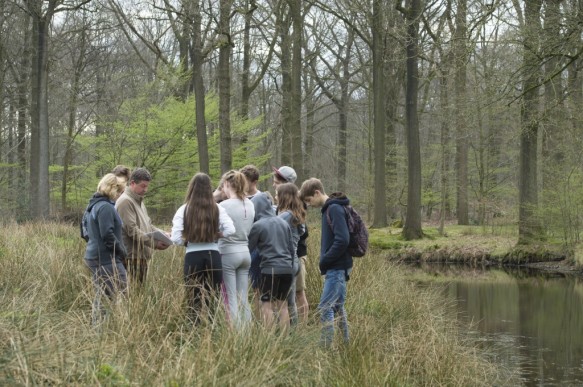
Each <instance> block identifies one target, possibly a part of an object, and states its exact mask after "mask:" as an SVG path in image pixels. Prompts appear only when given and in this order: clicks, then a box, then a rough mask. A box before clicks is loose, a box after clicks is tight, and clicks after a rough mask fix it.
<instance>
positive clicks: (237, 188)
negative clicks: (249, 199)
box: [221, 170, 247, 200]
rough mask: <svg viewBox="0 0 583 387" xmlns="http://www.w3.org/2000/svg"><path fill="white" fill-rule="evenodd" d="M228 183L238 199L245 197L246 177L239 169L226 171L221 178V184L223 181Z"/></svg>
mask: <svg viewBox="0 0 583 387" xmlns="http://www.w3.org/2000/svg"><path fill="white" fill-rule="evenodd" d="M225 182H227V183H229V186H230V187H231V190H232V191H233V193H235V196H237V197H238V198H239V199H241V200H243V199H245V191H246V190H247V178H245V175H243V174H242V173H241V172H239V171H235V170H230V171H229V172H226V173H225V174H224V175H223V177H222V178H221V183H222V184H221V186H222V185H223V184H224V183H225Z"/></svg>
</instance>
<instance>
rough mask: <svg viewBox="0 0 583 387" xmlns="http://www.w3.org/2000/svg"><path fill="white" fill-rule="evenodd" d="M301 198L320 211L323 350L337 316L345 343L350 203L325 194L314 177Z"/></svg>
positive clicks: (338, 195) (329, 340) (306, 184)
mask: <svg viewBox="0 0 583 387" xmlns="http://www.w3.org/2000/svg"><path fill="white" fill-rule="evenodd" d="M300 198H301V199H302V201H304V203H306V204H307V205H308V206H311V207H316V208H321V209H322V210H321V212H322V242H321V247H320V273H321V274H322V275H325V276H326V277H325V279H324V289H323V290H322V295H321V297H320V303H319V305H318V310H319V312H320V321H321V322H322V339H321V342H322V344H323V345H324V346H325V347H330V345H331V344H332V340H333V338H334V317H335V316H338V317H339V323H340V329H341V330H342V336H343V338H344V342H345V343H346V344H348V341H349V334H348V319H347V316H346V309H345V308H344V303H345V301H346V282H347V281H348V280H349V279H350V272H351V271H352V257H351V256H350V254H349V253H348V244H349V242H350V233H349V232H348V223H347V221H346V213H345V210H344V206H346V205H348V204H350V201H349V200H348V198H347V197H346V195H344V194H343V193H341V192H336V193H333V194H330V196H328V195H326V193H325V192H324V186H323V185H322V182H321V181H320V180H318V179H316V178H311V179H308V180H306V181H304V182H303V184H302V188H301V189H300Z"/></svg>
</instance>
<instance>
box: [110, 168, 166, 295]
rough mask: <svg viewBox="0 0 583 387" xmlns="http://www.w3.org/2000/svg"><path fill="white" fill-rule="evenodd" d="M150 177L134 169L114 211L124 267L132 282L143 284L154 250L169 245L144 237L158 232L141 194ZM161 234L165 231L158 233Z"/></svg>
mask: <svg viewBox="0 0 583 387" xmlns="http://www.w3.org/2000/svg"><path fill="white" fill-rule="evenodd" d="M151 180H152V176H151V175H150V172H148V170H147V169H145V168H137V169H136V170H135V171H133V172H132V174H131V176H130V181H129V185H128V186H127V187H126V189H125V192H124V193H123V194H122V195H121V196H120V197H119V199H117V202H116V203H115V208H116V209H117V212H118V213H119V216H120V217H121V220H122V222H123V225H122V235H123V242H124V245H125V247H126V249H127V252H128V255H127V258H126V268H127V271H128V275H129V277H130V280H131V281H132V282H136V283H137V284H140V285H141V284H143V283H144V281H145V279H146V275H147V273H148V260H149V259H150V258H151V257H152V253H153V250H154V249H157V250H164V249H167V248H168V246H169V245H167V244H164V243H162V242H160V241H156V240H154V238H152V237H150V236H148V235H147V234H148V233H151V232H153V231H156V230H158V229H157V228H156V227H154V226H153V225H152V221H151V220H150V217H149V216H148V211H147V210H146V206H145V204H144V195H145V194H146V192H148V186H149V185H150V181H151ZM159 231H161V232H163V233H164V234H167V233H166V232H164V231H162V230H159Z"/></svg>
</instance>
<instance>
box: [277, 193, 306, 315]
mask: <svg viewBox="0 0 583 387" xmlns="http://www.w3.org/2000/svg"><path fill="white" fill-rule="evenodd" d="M275 194H276V197H277V216H278V217H280V218H282V219H283V220H285V221H286V222H287V223H288V225H289V227H290V229H291V231H292V242H293V248H294V257H293V272H294V280H293V282H292V287H291V290H290V294H289V295H288V298H287V303H288V306H289V308H290V313H289V314H290V317H291V324H292V325H295V324H297V322H298V321H297V320H298V310H297V304H296V302H295V299H296V290H297V288H296V278H297V276H298V274H300V270H301V269H302V266H301V263H300V260H299V257H298V254H297V250H298V243H299V241H300V237H301V236H302V235H304V233H305V232H306V227H305V225H304V224H305V222H306V209H305V207H304V203H303V202H302V201H301V199H300V194H299V190H298V187H296V185H295V184H293V183H283V184H281V183H280V184H277V187H276V189H275ZM305 312H306V313H304V314H302V316H304V317H303V321H304V322H305V318H306V317H307V316H306V315H307V311H305Z"/></svg>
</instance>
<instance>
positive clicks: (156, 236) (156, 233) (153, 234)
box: [146, 230, 173, 246]
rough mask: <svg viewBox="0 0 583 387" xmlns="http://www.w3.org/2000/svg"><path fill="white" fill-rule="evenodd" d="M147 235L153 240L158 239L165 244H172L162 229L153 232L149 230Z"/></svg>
mask: <svg viewBox="0 0 583 387" xmlns="http://www.w3.org/2000/svg"><path fill="white" fill-rule="evenodd" d="M146 235H147V236H149V237H151V238H154V240H157V241H160V242H162V243H164V244H166V245H169V246H170V245H173V243H172V241H171V240H170V238H168V237H167V236H166V234H164V233H163V232H162V231H160V230H156V231H153V232H149V233H147V234H146Z"/></svg>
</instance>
